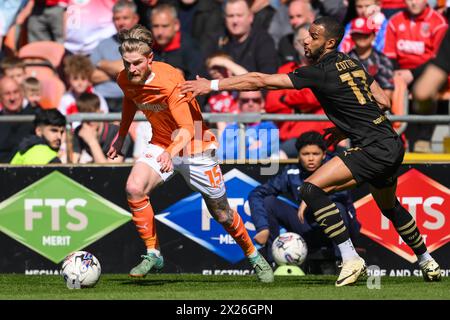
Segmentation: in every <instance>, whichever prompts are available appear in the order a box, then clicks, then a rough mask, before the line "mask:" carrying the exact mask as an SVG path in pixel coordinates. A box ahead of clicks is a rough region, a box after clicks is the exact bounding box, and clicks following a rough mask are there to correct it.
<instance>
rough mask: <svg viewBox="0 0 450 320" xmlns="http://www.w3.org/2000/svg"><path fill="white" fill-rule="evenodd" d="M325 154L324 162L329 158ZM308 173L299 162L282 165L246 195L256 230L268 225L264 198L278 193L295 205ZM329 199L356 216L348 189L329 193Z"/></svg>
mask: <svg viewBox="0 0 450 320" xmlns="http://www.w3.org/2000/svg"><path fill="white" fill-rule="evenodd" d="M330 159H331V157H330V156H327V158H326V159H325V162H326V161H328V160H330ZM309 175H310V173H309V172H308V171H306V170H305V169H303V167H302V166H301V165H300V164H292V165H287V166H286V167H284V169H283V171H282V172H281V173H279V174H277V175H276V176H274V177H272V178H271V179H270V180H268V181H267V182H266V183H264V184H261V185H259V186H257V187H256V188H255V189H254V190H253V191H251V192H250V194H249V196H248V201H249V204H250V210H251V216H252V220H253V223H254V224H255V227H256V230H260V229H262V228H266V227H267V226H268V225H269V222H268V213H267V211H266V209H265V207H264V198H266V197H268V196H274V197H277V196H279V195H283V194H284V195H288V196H289V197H290V198H292V200H293V201H295V202H296V203H297V206H299V205H300V203H301V198H300V194H299V192H298V187H300V186H301V185H302V184H303V182H304V181H305V179H306V178H307V177H308V176H309ZM330 198H331V201H333V202H339V203H341V204H343V205H345V206H346V207H347V211H348V212H350V213H351V214H352V216H353V217H356V210H355V207H354V206H353V201H352V198H351V195H350V192H348V191H340V192H336V193H333V194H331V195H330Z"/></svg>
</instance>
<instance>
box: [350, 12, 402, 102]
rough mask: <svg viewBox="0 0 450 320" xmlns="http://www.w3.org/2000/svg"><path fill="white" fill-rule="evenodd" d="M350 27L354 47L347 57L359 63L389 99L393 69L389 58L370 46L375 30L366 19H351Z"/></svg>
mask: <svg viewBox="0 0 450 320" xmlns="http://www.w3.org/2000/svg"><path fill="white" fill-rule="evenodd" d="M351 25H352V27H351V37H352V40H353V42H354V43H355V47H354V48H353V50H352V51H350V53H349V56H350V57H352V58H354V59H357V60H359V61H361V63H362V64H363V66H364V68H366V71H367V72H368V73H369V74H370V75H371V76H372V77H374V78H375V80H376V81H377V82H378V84H379V85H380V87H381V88H382V89H383V90H384V92H385V93H386V95H387V96H388V97H389V98H390V99H391V98H392V92H393V90H394V79H393V76H394V68H393V66H392V62H391V61H390V60H389V58H388V57H386V56H385V55H384V54H383V53H382V52H380V51H378V50H377V49H375V48H374V47H373V45H372V43H373V40H374V39H375V34H376V31H375V28H374V27H373V26H372V25H371V24H370V21H369V20H368V19H366V18H356V19H353V20H352V21H351Z"/></svg>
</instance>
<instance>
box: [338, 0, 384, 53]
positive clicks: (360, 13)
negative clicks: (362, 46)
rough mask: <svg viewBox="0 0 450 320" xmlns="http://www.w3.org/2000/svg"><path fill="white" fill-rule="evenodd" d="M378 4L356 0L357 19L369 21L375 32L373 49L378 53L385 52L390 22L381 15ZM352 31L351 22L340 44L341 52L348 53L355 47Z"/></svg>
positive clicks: (367, 0)
mask: <svg viewBox="0 0 450 320" xmlns="http://www.w3.org/2000/svg"><path fill="white" fill-rule="evenodd" d="M378 3H379V1H378V0H356V1H355V9H356V15H357V18H365V19H367V20H368V23H369V24H370V27H371V28H373V29H374V31H375V37H374V39H373V47H374V48H375V49H377V50H378V51H383V48H384V43H385V34H386V28H387V24H388V20H387V19H386V17H385V16H384V14H383V13H381V11H380V6H379V5H378ZM351 30H352V23H351V22H349V23H347V25H346V26H345V32H344V37H343V39H342V41H341V43H340V44H339V50H340V51H342V52H345V53H348V52H350V51H351V50H352V49H353V47H354V46H355V43H354V41H353V39H352V37H351Z"/></svg>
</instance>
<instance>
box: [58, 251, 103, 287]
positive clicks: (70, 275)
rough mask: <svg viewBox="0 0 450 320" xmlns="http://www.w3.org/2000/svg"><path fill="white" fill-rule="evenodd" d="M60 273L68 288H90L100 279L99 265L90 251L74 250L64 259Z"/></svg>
mask: <svg viewBox="0 0 450 320" xmlns="http://www.w3.org/2000/svg"><path fill="white" fill-rule="evenodd" d="M61 273H62V275H63V277H64V281H65V282H66V285H67V287H68V288H69V289H81V288H92V287H93V286H95V285H96V284H97V282H98V280H99V279H100V274H101V266H100V262H99V261H98V259H97V258H96V257H95V256H94V255H93V254H92V253H89V252H86V251H76V252H72V253H71V254H69V255H68V256H67V257H66V258H65V259H64V262H63V264H62V269H61Z"/></svg>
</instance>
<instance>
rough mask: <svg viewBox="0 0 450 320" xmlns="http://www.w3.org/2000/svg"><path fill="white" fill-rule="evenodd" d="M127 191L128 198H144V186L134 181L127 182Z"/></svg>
mask: <svg viewBox="0 0 450 320" xmlns="http://www.w3.org/2000/svg"><path fill="white" fill-rule="evenodd" d="M125 192H126V193H127V197H128V198H142V197H144V196H145V193H144V188H142V187H141V186H139V185H137V184H136V183H132V182H127V185H126V187H125Z"/></svg>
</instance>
